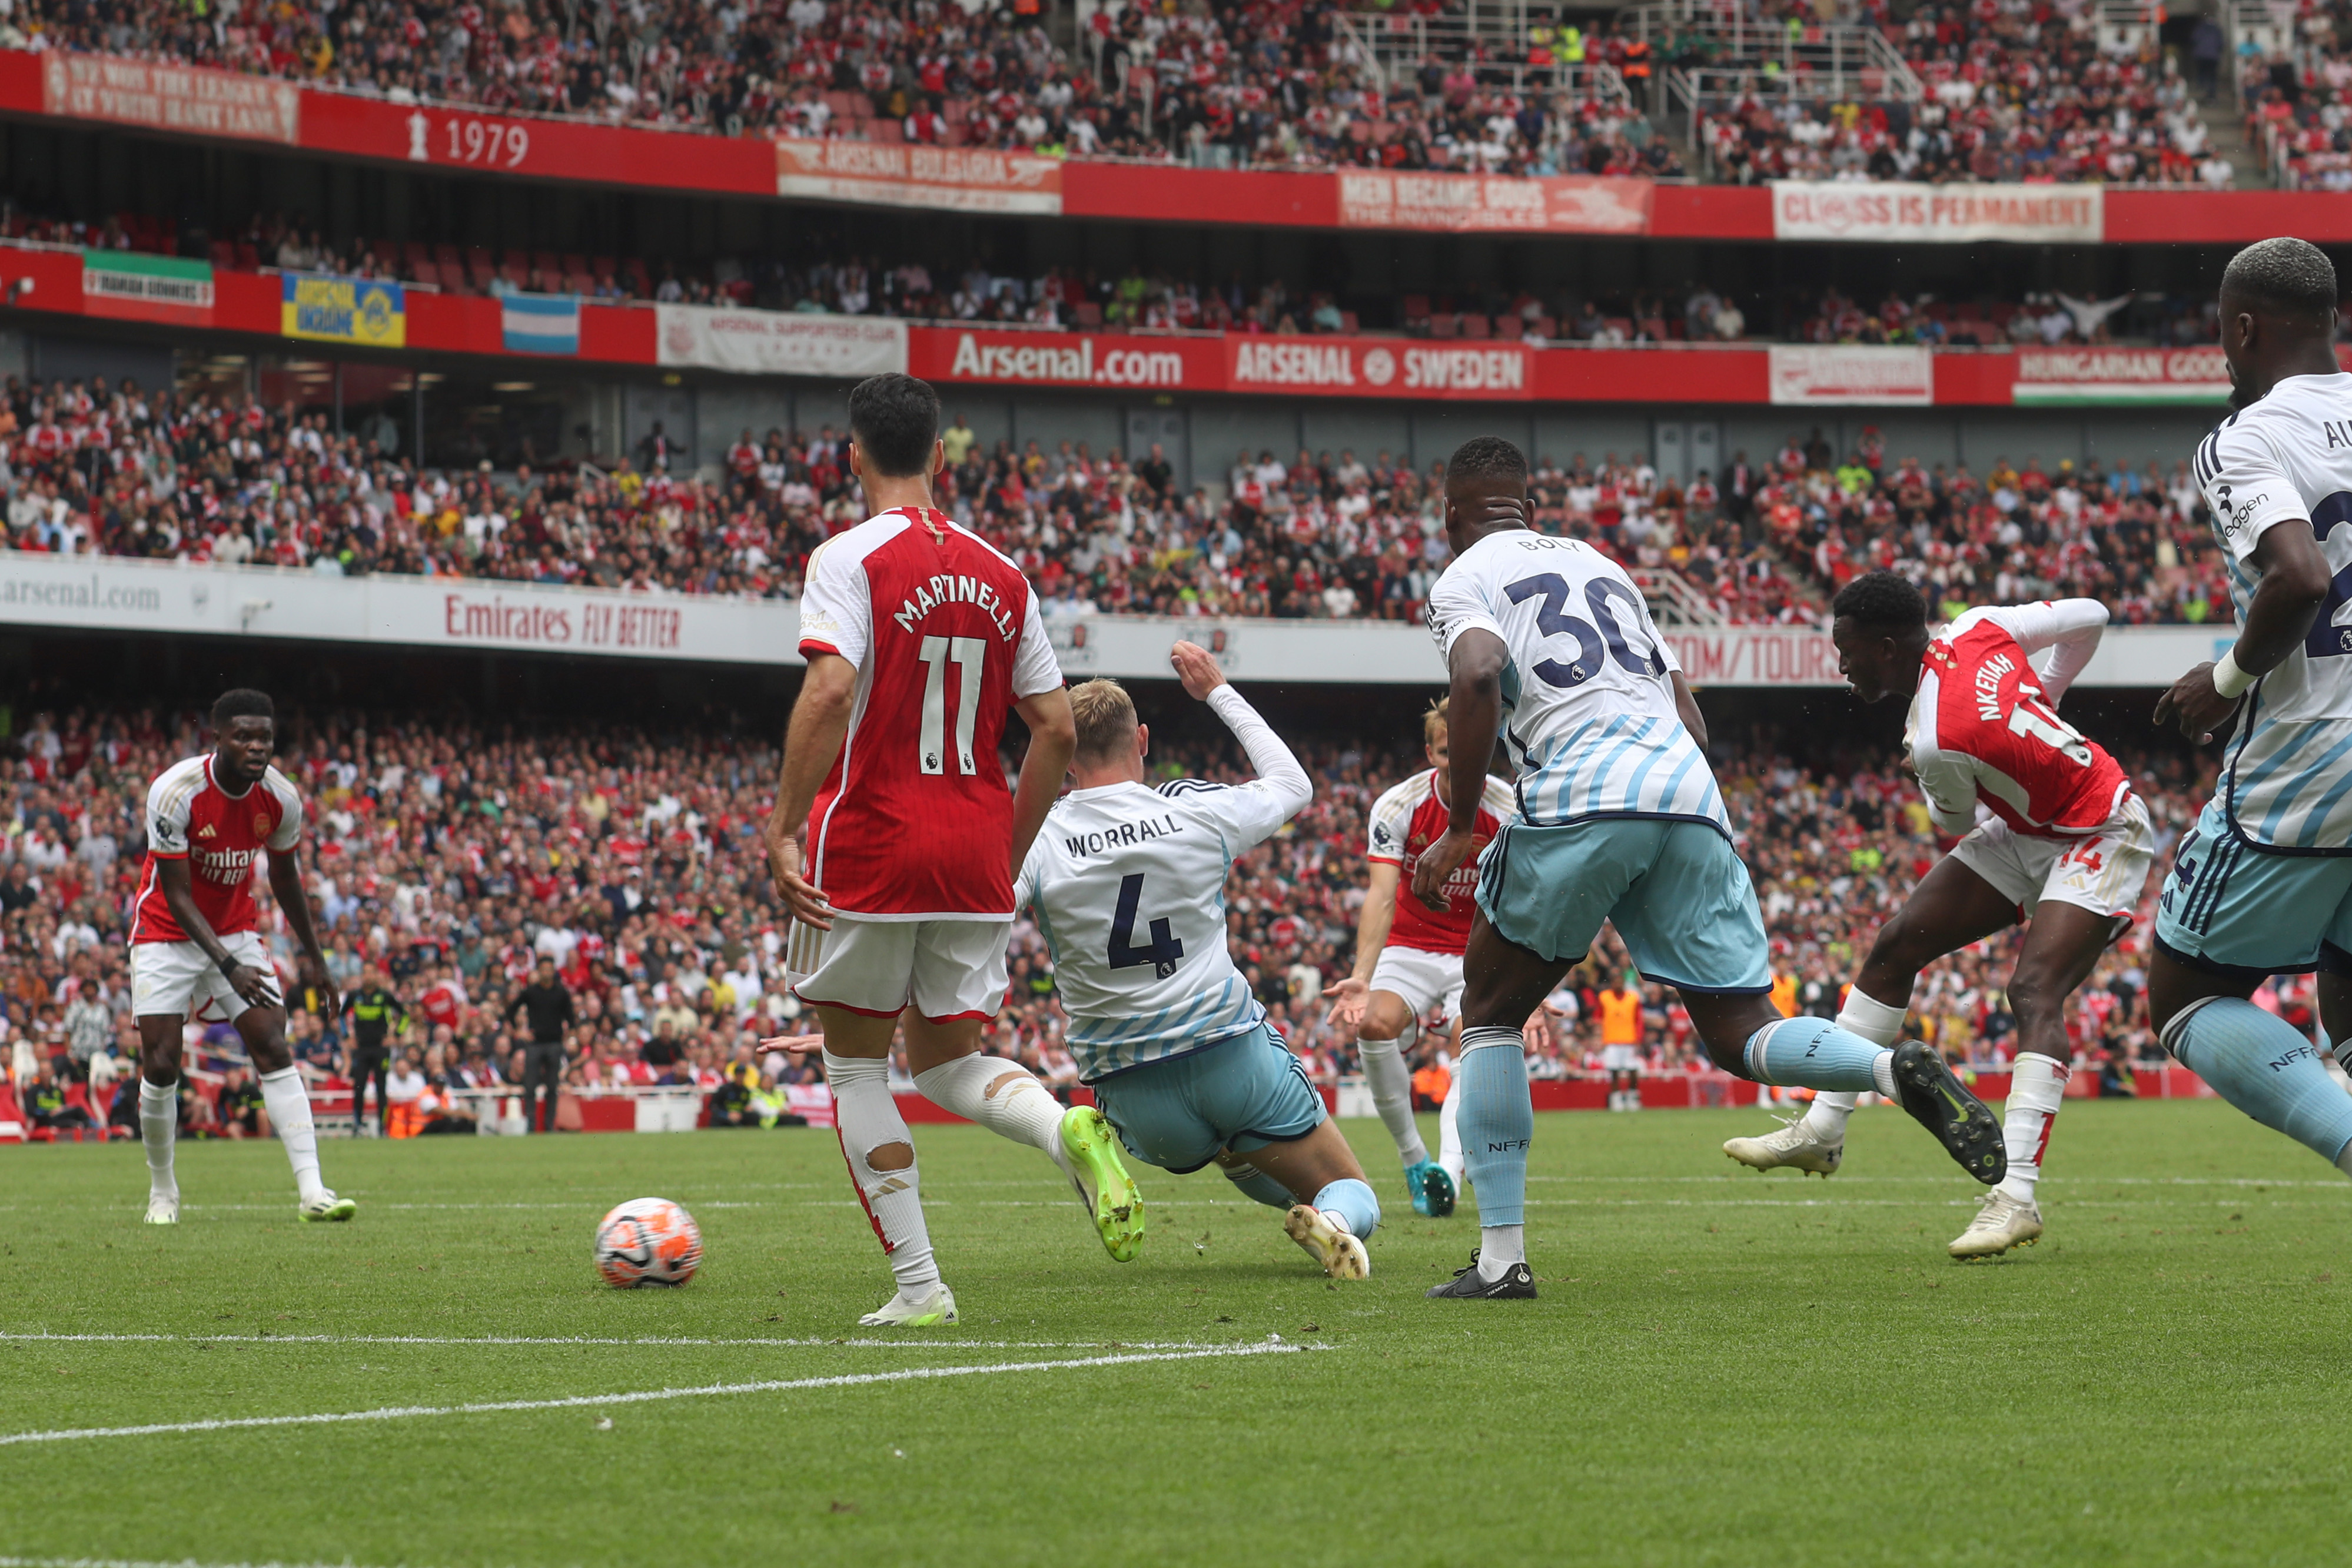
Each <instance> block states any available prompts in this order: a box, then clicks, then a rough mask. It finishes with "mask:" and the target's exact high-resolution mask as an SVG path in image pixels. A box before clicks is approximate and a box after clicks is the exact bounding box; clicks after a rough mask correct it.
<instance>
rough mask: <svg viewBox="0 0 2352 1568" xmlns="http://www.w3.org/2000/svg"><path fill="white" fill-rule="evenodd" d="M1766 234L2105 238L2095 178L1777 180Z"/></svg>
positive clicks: (2037, 241)
mask: <svg viewBox="0 0 2352 1568" xmlns="http://www.w3.org/2000/svg"><path fill="white" fill-rule="evenodd" d="M1771 190H1772V237H1773V238H1775V239H1852V240H1874V241H1878V242H1881V243H1885V242H1887V241H1900V242H1913V243H1916V242H1923V241H1924V242H1926V243H1928V244H1938V245H1951V244H1960V243H1965V242H1969V241H1974V240H1984V239H2006V240H2014V241H2017V242H2019V243H2021V244H2025V245H2050V244H2055V243H2062V242H2065V243H2084V244H2091V245H2096V244H2097V243H2099V242H2100V241H2101V240H2102V239H2104V238H2105V237H2106V206H2105V193H2104V192H2103V191H2102V190H2101V189H2100V187H2099V186H2097V185H1963V184H1951V185H1922V184H1900V183H1895V182H1887V183H1884V184H1861V183H1856V182H1849V181H1844V180H1836V181H1826V180H1823V181H1816V180H1776V181H1774V182H1773V183H1772V186H1771Z"/></svg>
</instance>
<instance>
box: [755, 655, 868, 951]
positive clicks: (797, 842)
mask: <svg viewBox="0 0 2352 1568" xmlns="http://www.w3.org/2000/svg"><path fill="white" fill-rule="evenodd" d="M856 700H857V667H856V665H854V664H852V663H850V662H849V661H848V660H847V659H845V658H842V657H841V656H840V655H839V654H832V653H820V654H816V655H814V657H812V658H810V659H809V665H808V674H807V675H806V676H805V677H804V678H803V679H802V681H801V694H800V697H799V698H798V700H795V701H794V702H793V717H792V721H791V722H790V723H789V724H787V725H786V726H785V729H784V761H783V765H782V768H781V769H779V770H778V773H777V776H776V807H775V809H774V810H773V811H772V812H770V813H769V814H768V833H767V838H768V870H769V874H770V875H771V876H772V877H773V878H774V879H775V881H776V895H777V896H778V897H779V898H781V899H782V900H784V904H785V907H786V908H788V909H790V910H792V912H793V918H794V919H796V920H798V921H801V922H802V923H803V924H805V925H812V926H814V927H815V928H816V929H817V930H819V931H831V930H832V929H833V916H832V913H831V906H830V905H829V904H827V903H826V902H825V897H824V892H823V891H822V890H821V889H818V887H817V885H816V884H815V883H814V882H811V881H809V880H808V879H806V878H804V877H803V876H802V875H801V833H802V831H803V829H804V828H805V827H806V826H808V814H809V807H810V806H812V805H815V804H816V792H817V791H818V790H819V789H821V788H823V787H824V775H825V774H826V773H830V772H832V771H833V760H834V759H835V757H837V756H839V755H841V743H842V742H843V741H845V739H847V738H848V735H849V711H850V709H851V707H852V706H853V705H854V704H855V703H856Z"/></svg>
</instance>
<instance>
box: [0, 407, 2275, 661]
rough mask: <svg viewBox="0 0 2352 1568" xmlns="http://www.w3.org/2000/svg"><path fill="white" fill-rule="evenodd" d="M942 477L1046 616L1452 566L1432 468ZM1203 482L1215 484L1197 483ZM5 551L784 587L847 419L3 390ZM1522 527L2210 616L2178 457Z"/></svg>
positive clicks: (1013, 461)
mask: <svg viewBox="0 0 2352 1568" xmlns="http://www.w3.org/2000/svg"><path fill="white" fill-rule="evenodd" d="M945 439H946V442H947V445H948V451H949V458H950V466H949V468H948V469H947V471H946V473H945V474H944V475H943V477H942V480H941V484H940V500H941V502H942V504H943V505H944V506H946V507H947V508H948V509H949V510H950V511H952V512H953V513H954V514H955V515H956V516H957V517H958V518H959V519H961V521H964V522H965V523H966V524H967V525H969V526H971V527H972V528H974V529H975V530H976V531H979V532H980V533H982V535H983V536H984V537H986V538H987V539H988V540H989V541H990V542H992V544H994V545H996V546H997V547H998V548H999V549H1001V550H1003V551H1004V552H1005V553H1007V554H1008V555H1010V556H1012V557H1013V559H1014V560H1015V561H1016V562H1018V563H1020V564H1021V566H1022V567H1023V569H1024V571H1026V572H1027V573H1028V574H1030V576H1031V578H1032V580H1033V581H1034V583H1035V584H1037V588H1038V592H1039V595H1040V597H1041V599H1042V600H1043V602H1044V603H1045V605H1046V608H1047V610H1048V613H1057V614H1060V613H1066V614H1118V613H1152V614H1161V615H1178V616H1286V617H1294V618H1329V619H1349V618H1360V617H1371V618H1386V619H1398V620H1410V619H1413V618H1416V617H1417V616H1419V615H1420V613H1421V605H1422V602H1423V599H1424V597H1425V596H1426V594H1427V590H1428V586H1429V584H1431V583H1432V582H1433V581H1434V579H1435V577H1436V575H1437V574H1438V573H1439V572H1441V571H1442V570H1444V563H1445V561H1446V558H1447V551H1446V544H1445V540H1444V528H1443V524H1442V519H1441V516H1440V509H1439V506H1438V495H1439V491H1440V489H1441V485H1440V480H1441V478H1442V476H1441V474H1440V473H1439V472H1438V470H1437V469H1436V468H1431V469H1429V470H1428V471H1425V472H1424V471H1421V470H1417V469H1416V468H1414V467H1413V466H1412V463H1411V462H1409V461H1406V460H1403V459H1401V458H1395V457H1392V456H1391V454H1389V453H1387V452H1381V453H1377V454H1375V455H1373V456H1372V457H1371V458H1370V459H1369V460H1366V459H1365V458H1360V457H1359V455H1358V454H1356V453H1355V452H1353V451H1342V452H1340V453H1339V454H1337V455H1336V456H1335V455H1333V454H1332V453H1330V452H1328V451H1326V452H1321V453H1310V452H1306V451H1300V452H1298V453H1297V454H1296V455H1295V456H1294V457H1292V458H1288V459H1285V458H1282V457H1279V456H1278V455H1276V453H1274V452H1273V451H1271V450H1261V451H1259V452H1256V453H1251V452H1248V451H1243V452H1240V453H1237V454H1235V457H1234V462H1233V464H1232V466H1231V467H1230V468H1228V469H1226V470H1225V471H1224V472H1223V475H1222V476H1220V480H1221V482H1217V483H1215V484H1214V486H1213V487H1212V485H1211V484H1210V483H1205V482H1204V483H1201V484H1197V485H1195V486H1194V488H1192V489H1190V490H1189V491H1187V490H1186V489H1184V488H1183V487H1181V486H1180V485H1179V484H1177V483H1176V480H1175V472H1174V468H1173V467H1172V465H1171V463H1170V462H1169V461H1168V459H1167V458H1166V457H1165V456H1164V455H1163V454H1162V453H1161V452H1160V449H1159V448H1157V447H1154V448H1152V449H1151V450H1150V451H1149V452H1147V453H1146V454H1144V455H1142V456H1141V457H1140V458H1138V459H1135V460H1130V459H1129V457H1128V456H1127V455H1126V454H1124V453H1121V452H1118V451H1110V452H1106V453H1103V454H1099V455H1097V454H1095V453H1093V452H1091V451H1089V450H1088V449H1087V447H1086V446H1085V444H1084V443H1076V444H1073V443H1070V442H1063V443H1061V444H1060V445H1059V447H1058V448H1057V449H1056V450H1055V451H1053V452H1050V453H1049V452H1047V451H1045V450H1044V449H1043V447H1042V444H1041V443H1039V442H1037V441H1034V440H1033V441H1031V442H1029V443H1027V444H1026V446H1025V447H1024V448H1023V449H1020V450H1016V449H1015V448H1014V447H1013V444H1012V442H1010V441H1009V440H1000V441H998V442H997V443H996V444H995V445H994V447H993V448H990V447H986V446H984V445H983V444H982V442H981V441H980V440H979V439H978V438H977V437H976V436H975V435H974V434H973V432H972V431H971V428H970V426H968V425H966V424H965V423H964V422H963V420H962V419H961V417H959V418H958V419H957V420H956V421H955V422H954V423H953V424H952V425H951V426H950V427H949V429H948V430H947V432H946V433H945ZM1200 477H1201V478H1202V479H1207V476H1205V475H1203V476H1200ZM0 490H5V494H6V496H7V500H6V504H5V544H6V546H7V547H8V548H12V549H16V550H23V551H30V552H48V553H58V554H83V553H87V554H102V555H127V556H139V557H144V558H147V559H152V560H178V561H189V562H214V563H224V564H275V565H278V566H284V567H292V568H299V569H303V570H309V571H312V572H317V573H320V574H330V575H344V574H364V573H398V574H412V575H424V576H459V577H476V578H489V579H499V580H504V581H516V582H534V583H547V584H574V585H582V586H593V587H604V588H611V589H625V590H629V591H635V592H647V593H651V592H667V593H687V594H721V595H751V596H791V595H796V594H797V593H798V592H799V587H800V576H801V572H802V569H803V565H804V563H805V562H806V560H807V557H808V554H809V552H810V551H812V550H814V548H815V547H816V546H817V545H818V544H820V543H822V542H824V540H825V539H826V538H827V537H829V536H830V535H831V534H833V533H835V532H838V531H841V530H842V529H843V528H845V527H847V526H849V525H851V524H853V523H855V522H856V521H858V520H859V518H860V516H861V515H862V513H861V511H860V499H859V493H858V490H857V487H856V481H855V479H854V478H853V476H851V475H850V473H849V472H848V456H847V452H846V450H845V440H844V437H843V436H842V435H841V433H840V432H839V431H837V430H835V428H833V427H831V426H826V427H823V428H820V429H819V430H818V431H817V432H816V433H815V434H814V436H810V435H807V434H804V433H798V432H795V433H791V434H787V433H786V432H785V431H783V430H782V429H781V428H777V429H771V430H769V431H768V432H767V433H766V434H765V435H764V436H761V435H756V434H755V433H754V432H753V431H752V430H751V429H749V428H746V429H744V430H743V431H742V432H741V434H740V437H738V438H737V439H736V440H735V441H734V442H733V443H732V444H731V445H730V447H729V448H728V450H727V454H726V460H725V463H724V465H723V466H722V467H721V468H719V472H718V473H717V474H716V475H715V476H714V475H710V474H706V473H704V472H702V471H698V470H697V471H688V463H687V460H686V459H685V458H684V457H683V455H682V454H680V453H679V452H678V451H677V448H676V447H674V446H673V445H672V444H670V443H669V442H668V441H667V437H664V435H663V434H662V432H661V429H660V427H659V426H655V427H654V429H653V431H652V432H651V433H650V434H649V435H648V436H647V437H646V438H645V439H644V440H643V441H642V442H641V443H640V444H639V447H638V451H637V453H636V455H635V460H634V461H625V462H623V463H621V464H620V465H619V466H618V467H617V468H614V469H612V470H609V471H608V470H605V469H603V468H595V467H593V466H591V465H587V464H571V465H559V466H556V467H553V468H548V469H546V470H545V471H537V470H534V469H533V468H531V467H530V466H529V465H528V464H526V465H523V466H521V467H520V468H517V469H515V470H513V471H511V472H503V471H491V470H489V469H488V465H487V464H485V465H484V466H483V468H478V469H474V470H463V469H460V470H457V471H455V472H449V471H444V470H441V469H436V468H422V467H420V466H418V465H416V464H415V463H414V462H413V461H409V460H406V459H404V458H399V457H396V456H394V455H393V454H391V453H389V452H387V451H386V450H385V449H384V447H383V445H382V444H381V443H380V442H379V441H378V440H377V438H376V437H372V436H362V435H361V434H359V433H356V432H348V431H347V432H345V433H342V434H337V433H335V432H334V431H332V430H331V428H329V419H328V416H327V415H326V413H324V412H323V411H313V412H310V413H301V412H297V411H293V410H280V411H279V412H277V413H274V414H273V413H270V412H268V411H267V410H265V409H263V408H262V407H260V406H259V405H255V404H251V403H247V402H243V401H228V400H224V399H222V398H220V397H217V396H215V395H213V394H211V393H207V392H202V391H199V392H194V393H191V394H189V395H182V394H180V393H178V392H176V391H158V392H154V393H150V392H148V391H147V390H146V389H144V388H142V387H141V386H139V385H138V384H136V383H133V382H124V383H122V384H116V385H110V384H108V383H107V382H106V381H105V380H104V379H103V378H100V379H97V380H94V381H92V382H90V383H89V384H79V383H74V384H62V383H60V384H42V383H39V382H25V381H20V380H17V379H15V378H11V380H10V381H9V382H8V383H7V384H5V388H0ZM1533 499H1534V500H1535V503H1536V522H1537V525H1538V527H1540V528H1543V529H1545V530H1547V531H1556V532H1561V533H1566V534H1570V535H1574V536H1577V537H1580V538H1585V539H1589V540H1591V541H1592V542H1594V543H1596V544H1597V545H1599V546H1600V547H1601V548H1602V549H1604V550H1605V551H1607V552H1610V553H1611V554H1612V555H1613V556H1615V557H1617V558H1618V559H1619V560H1621V561H1622V562H1623V563H1625V564H1626V565H1627V566H1628V567H1631V568H1636V569H1640V570H1644V571H1649V572H1668V573H1673V574H1680V575H1681V576H1682V577H1683V578H1684V579H1685V583H1686V584H1687V585H1688V586H1689V587H1690V588H1691V589H1693V590H1694V591H1695V592H1696V595H1698V596H1699V597H1700V598H1702V599H1706V600H1709V601H1712V603H1713V605H1714V606H1715V609H1714V612H1713V613H1715V614H1717V615H1719V616H1722V617H1723V618H1725V619H1727V620H1730V621H1733V622H1770V621H1780V622H1792V623H1793V622H1807V623H1810V622H1811V621H1814V620H1816V619H1817V618H1818V615H1819V609H1820V605H1822V603H1825V602H1826V600H1825V595H1827V594H1828V593H1830V592H1833V591H1834V589H1835V587H1836V586H1837V585H1838V584H1841V583H1843V581H1844V580H1845V579H1846V578H1847V577H1849V576H1851V575H1852V574H1854V573H1855V572H1858V571H1863V570H1867V569H1868V568H1869V567H1871V566H1874V565H1895V566H1901V567H1904V568H1906V569H1908V570H1912V571H1914V572H1916V574H1917V575H1918V576H1919V577H1920V578H1921V579H1922V580H1923V581H1931V582H1933V583H1935V584H1939V585H1942V586H1945V587H1947V588H1948V590H1949V591H1950V593H1951V595H1953V596H1954V597H1957V598H1963V599H1965V598H1969V597H1979V598H1982V597H1990V598H1993V599H1999V600H2003V601H2007V600H2015V599H2025V598H2032V597H2036V596H2040V595H2052V594H2089V595H2096V596H2098V597H2101V598H2104V599H2105V600H2107V601H2108V602H2109V603H2110V604H2111V605H2113V606H2114V607H2115V611H2116V618H2117V619H2118V620H2119V621H2124V622H2176V621H2186V622H2189V623H2192V624H2193V623H2199V622H2203V621H2208V620H2211V621H2220V620H2223V619H2226V618H2228V616H2230V614H2231V611H2230V607H2229V600H2228V595H2227V594H2226V593H2225V592H2224V591H2223V577H2222V572H2221V565H2220V562H2219V558H2218V556H2217V555H2216V553H2215V552H2214V549H2213V546H2212V545H2211V542H2210V531H2209V530H2208V529H2207V528H2206V527H2205V526H2204V523H2203V521H2202V514H2201V510H2200V508H2201V502H2200V500H2198V498H2197V495H2196V493H2195V490H2194V487H2193V486H2192V485H2191V484H2190V482H2189V477H2188V472H2187V468H2186V466H2185V464H2176V465H2175V466H2174V468H2173V470H2172V472H2171V473H2170V474H2169V475H2167V474H2165V473H2164V472H2162V471H2161V470H2159V469H2158V468H2155V467H2153V466H2151V467H2149V468H2146V469H2141V470H2135V469H2132V468H2125V467H2121V466H2117V467H2113V468H2107V467H2103V466H2101V465H2098V464H2095V463H2094V464H2092V465H2090V466H2088V467H2086V468H2082V469H2079V470H2078V469H2077V468H2076V467H2075V465H2074V463H2073V462H2072V461H2071V460H2070V461H2064V462H2061V463H2059V464H2058V465H2056V467H2055V468H2046V467H2045V466H2044V465H2042V463H2041V462H2040V461H2039V460H2038V459H2036V458H2033V457H2032V456H2031V455H2028V457H2027V458H2026V459H2025V461H2024V462H2023V464H2022V465H2021V466H2020V465H2014V464H2011V462H2010V460H2009V459H2008V458H1997V459H1996V460H1995V462H1994V464H1993V466H1992V468H1990V469H1989V470H1988V471H1987V472H1986V473H1985V474H1984V475H1982V476H1980V477H1979V476H1978V475H1976V474H1974V473H1972V472H1971V471H1970V470H1969V468H1967V467H1966V466H1964V465H1963V466H1956V467H1948V466H1947V465H1943V464H1937V465H1934V466H1932V467H1930V466H1926V465H1923V464H1921V463H1920V462H1919V461H1918V460H1916V458H1901V459H1891V458H1889V456H1888V455H1887V453H1886V451H1885V445H1884V443H1883V442H1882V441H1880V440H1879V438H1878V437H1876V435H1875V433H1874V432H1865V433H1864V436H1863V437H1862V438H1861V439H1860V440H1859V441H1858V442H1857V443H1856V447H1855V449H1854V450H1853V452H1851V453H1847V454H1845V455H1843V457H1841V456H1840V455H1839V454H1838V453H1837V452H1835V451H1834V450H1833V449H1832V447H1830V445H1829V444H1828V443H1827V442H1826V441H1824V440H1823V439H1822V437H1820V434H1819V432H1818V431H1816V432H1815V433H1814V435H1813V437H1812V438H1811V439H1810V440H1801V439H1800V438H1798V437H1795V436H1794V435H1791V437H1790V439H1789V440H1788V442H1787V443H1786V444H1785V445H1784V447H1782V448H1781V449H1780V451H1779V452H1777V453H1774V454H1769V455H1767V456H1765V457H1763V458H1759V459H1758V460H1756V461H1754V462H1750V460H1749V459H1748V456H1747V454H1746V453H1745V452H1739V453H1735V454H1734V456H1733V460H1732V462H1731V463H1730V464H1728V465H1727V466H1726V467H1725V468H1723V469H1722V470H1721V471H1720V472H1719V473H1712V474H1710V473H1704V472H1702V473H1699V474H1696V475H1695V476H1693V477H1692V478H1691V479H1690V480H1689V481H1688V482H1687V483H1682V482H1677V481H1676V480H1675V479H1672V478H1666V479H1661V478H1660V476H1659V474H1658V472H1657V470H1656V469H1655V468H1653V467H1652V466H1651V464H1650V463H1649V461H1648V460H1647V458H1645V457H1643V456H1642V455H1640V454H1632V455H1628V456H1625V457H1622V458H1620V457H1619V456H1618V455H1617V454H1614V453H1604V454H1602V455H1601V460H1600V461H1599V462H1597V463H1596V462H1591V461H1588V460H1587V458H1586V457H1585V455H1584V454H1582V453H1574V454H1571V455H1570V459H1569V461H1568V462H1567V463H1565V464H1562V463H1560V462H1559V461H1557V460H1556V459H1555V458H1553V457H1552V456H1550V455H1549V454H1538V458H1537V465H1536V470H1535V473H1534V476H1533Z"/></svg>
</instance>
